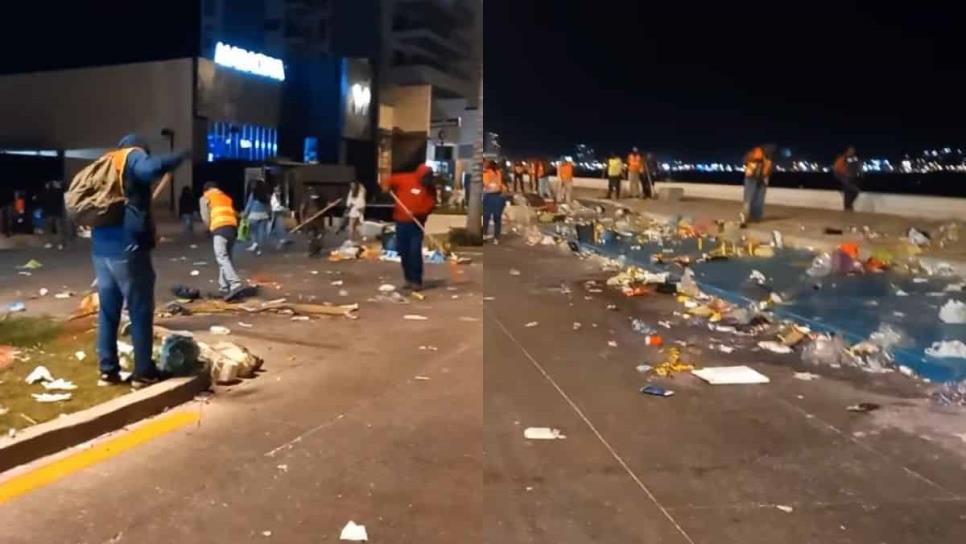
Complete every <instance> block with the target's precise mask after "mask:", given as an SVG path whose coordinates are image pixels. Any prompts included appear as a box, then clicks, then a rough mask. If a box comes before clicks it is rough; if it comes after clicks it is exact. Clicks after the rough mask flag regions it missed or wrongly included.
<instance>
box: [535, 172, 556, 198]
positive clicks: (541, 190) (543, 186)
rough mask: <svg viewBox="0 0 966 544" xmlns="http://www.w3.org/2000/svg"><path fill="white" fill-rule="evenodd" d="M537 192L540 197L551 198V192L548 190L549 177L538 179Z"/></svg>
mask: <svg viewBox="0 0 966 544" xmlns="http://www.w3.org/2000/svg"><path fill="white" fill-rule="evenodd" d="M537 193H538V194H539V195H540V196H541V197H542V198H553V193H552V192H551V191H550V178H549V177H547V176H544V177H542V178H540V180H539V186H538V189H537Z"/></svg>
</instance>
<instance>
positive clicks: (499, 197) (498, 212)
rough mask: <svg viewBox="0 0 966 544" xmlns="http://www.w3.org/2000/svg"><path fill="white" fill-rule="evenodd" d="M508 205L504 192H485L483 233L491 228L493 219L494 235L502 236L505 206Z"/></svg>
mask: <svg viewBox="0 0 966 544" xmlns="http://www.w3.org/2000/svg"><path fill="white" fill-rule="evenodd" d="M504 207H506V199H505V198H503V193H483V235H484V236H485V235H486V233H487V232H488V231H489V230H490V221H491V220H492V221H493V237H494V238H496V239H499V238H500V233H501V232H502V231H503V208H504Z"/></svg>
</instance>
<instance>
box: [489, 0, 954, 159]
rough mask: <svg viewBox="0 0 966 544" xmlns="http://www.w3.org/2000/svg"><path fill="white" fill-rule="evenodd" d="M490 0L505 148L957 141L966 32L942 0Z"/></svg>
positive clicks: (816, 151) (881, 147)
mask: <svg viewBox="0 0 966 544" xmlns="http://www.w3.org/2000/svg"><path fill="white" fill-rule="evenodd" d="M898 4H900V5H902V6H903V7H902V8H900V7H891V6H888V5H887V3H885V2H873V1H869V2H861V1H850V0H841V1H838V2H834V3H832V2H824V1H815V2H758V1H755V0H752V1H745V2H687V1H681V0H678V1H669V2H652V1H640V0H595V1H592V2H591V1H580V2H553V3H550V2H543V1H536V0H490V1H489V2H486V3H485V10H486V14H485V17H486V23H485V25H486V26H485V40H484V47H485V90H484V92H485V101H486V106H485V116H486V128H487V130H489V131H495V132H498V133H499V134H500V136H501V139H502V144H503V147H504V150H505V151H506V152H507V153H508V154H509V155H510V156H514V155H516V156H519V155H521V154H531V153H540V154H560V153H571V152H572V149H573V144H575V143H578V142H582V143H589V144H591V145H593V146H594V147H596V149H597V151H598V153H599V154H603V153H606V152H607V151H608V150H611V149H614V150H617V151H619V152H621V153H623V152H625V151H626V150H627V149H628V148H629V147H630V146H631V145H635V144H636V145H638V146H639V147H641V148H642V149H648V150H654V151H658V152H660V153H662V154H672V155H673V156H675V157H679V158H688V159H699V158H711V159H727V158H735V157H736V156H738V155H740V154H741V153H742V152H743V151H744V150H745V149H746V148H748V147H750V146H751V145H753V144H756V143H760V142H765V141H769V142H775V143H777V144H779V145H780V146H781V147H788V148H791V149H792V150H793V152H795V154H796V156H801V157H804V158H814V159H818V160H821V159H828V158H829V155H831V154H833V153H834V152H835V151H837V150H838V149H839V148H840V147H842V146H845V145H847V144H850V143H854V144H855V145H857V146H859V148H860V151H864V152H865V154H866V156H868V155H870V154H885V153H888V154H895V153H899V152H903V151H913V150H918V149H920V148H921V147H922V146H924V145H951V146H953V147H956V146H957V145H960V144H961V142H963V140H966V138H964V137H963V134H964V130H966V107H964V104H966V102H964V101H966V54H964V53H966V47H964V45H966V36H964V31H963V30H961V29H959V28H957V25H958V22H957V21H959V18H958V17H956V16H954V13H955V12H954V11H951V10H952V8H951V7H949V6H952V5H953V4H952V3H947V5H946V7H943V6H941V5H940V4H939V3H931V2H915V3H914V4H909V3H904V2H903V3H898Z"/></svg>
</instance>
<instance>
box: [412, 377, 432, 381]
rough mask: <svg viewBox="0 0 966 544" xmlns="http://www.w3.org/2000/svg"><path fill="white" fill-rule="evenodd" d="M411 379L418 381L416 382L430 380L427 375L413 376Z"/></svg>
mask: <svg viewBox="0 0 966 544" xmlns="http://www.w3.org/2000/svg"><path fill="white" fill-rule="evenodd" d="M413 379H414V380H416V381H418V382H428V381H429V380H430V377H429V376H415V377H414V378H413Z"/></svg>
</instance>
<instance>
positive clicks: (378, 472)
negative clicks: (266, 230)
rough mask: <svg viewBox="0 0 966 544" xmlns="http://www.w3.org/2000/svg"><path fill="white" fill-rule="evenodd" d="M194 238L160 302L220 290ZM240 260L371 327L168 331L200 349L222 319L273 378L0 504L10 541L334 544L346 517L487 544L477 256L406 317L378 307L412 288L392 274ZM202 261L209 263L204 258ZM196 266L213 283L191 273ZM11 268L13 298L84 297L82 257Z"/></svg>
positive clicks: (168, 257)
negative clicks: (197, 289)
mask: <svg viewBox="0 0 966 544" xmlns="http://www.w3.org/2000/svg"><path fill="white" fill-rule="evenodd" d="M198 244H199V247H198V248H196V249H190V248H189V247H187V246H186V245H185V244H180V243H169V244H162V246H161V248H160V249H159V250H158V251H157V253H156V255H155V263H156V266H157V268H158V276H159V281H158V289H157V292H158V296H159V300H167V298H168V292H169V291H168V290H169V289H170V286H171V285H172V284H174V283H178V282H183V283H189V284H193V285H199V286H201V287H202V288H203V289H204V288H206V287H205V286H206V285H207V288H208V289H213V288H214V287H213V286H211V285H210V284H208V281H209V280H210V279H211V278H213V277H214V276H213V275H214V274H215V273H216V268H215V267H214V266H213V261H212V259H211V256H210V250H209V248H208V244H207V243H205V242H204V241H199V242H198ZM239 253H240V265H241V270H242V273H243V274H244V275H245V276H247V277H249V278H252V277H257V278H259V279H260V280H261V281H263V282H264V283H266V286H264V287H263V292H264V293H265V297H266V298H275V297H289V298H290V299H302V300H306V301H307V300H309V297H312V296H314V297H316V299H315V302H322V301H330V302H333V303H350V302H358V303H360V306H361V309H360V312H359V319H358V320H354V321H353V320H348V319H343V318H333V319H324V320H318V321H312V322H307V323H306V322H293V321H290V320H289V319H288V318H285V317H282V316H273V315H266V316H247V315H246V316H212V317H203V316H192V317H188V318H178V319H176V320H174V321H172V322H169V323H166V326H169V327H171V328H174V329H188V330H193V331H195V332H196V333H197V334H198V335H199V336H200V337H202V338H204V337H205V335H206V334H207V329H208V327H209V326H210V325H212V324H221V325H225V326H227V327H229V328H230V329H232V331H233V332H232V335H231V336H229V337H227V338H225V337H218V338H220V339H228V340H231V341H234V342H238V343H239V344H242V345H244V346H246V347H248V348H250V349H251V350H252V351H253V352H254V353H256V354H258V355H260V356H262V357H264V359H265V366H264V368H265V372H264V373H262V374H260V375H259V376H258V377H257V378H255V379H253V380H249V381H245V382H243V383H242V384H240V385H236V386H232V387H218V388H217V391H216V394H215V396H214V397H213V398H212V399H210V400H209V401H207V402H193V403H189V405H187V406H184V407H182V408H180V409H183V410H199V411H200V413H201V419H200V421H199V423H198V424H197V425H191V426H188V427H182V428H180V429H178V430H175V431H173V432H171V433H168V434H164V435H161V436H158V437H156V438H154V439H153V440H150V441H149V442H147V443H145V444H142V445H140V446H138V447H135V448H134V449H131V450H128V451H126V452H124V453H121V454H119V455H117V456H115V457H112V458H109V459H107V460H105V461H102V462H100V463H98V464H95V465H92V466H89V467H87V468H84V469H81V470H78V471H76V472H74V473H72V474H68V475H67V476H66V477H64V478H63V479H61V480H59V481H56V482H54V483H51V484H48V485H46V486H42V487H40V488H38V489H35V490H33V491H31V492H30V493H28V494H26V495H22V496H20V497H17V498H15V499H13V500H11V501H9V502H7V503H5V504H0V527H3V529H2V530H0V542H2V543H3V544H21V543H24V544H26V543H36V542H50V543H105V542H112V543H115V542H138V543H162V542H163V543H168V542H185V543H194V542H205V543H221V542H224V543H237V542H286V543H289V542H291V543H301V542H305V543H318V542H337V541H338V539H339V532H340V530H341V529H342V527H343V526H344V525H345V524H346V523H347V522H348V521H349V520H353V521H355V522H356V523H358V524H362V525H365V526H366V529H367V531H368V534H369V538H370V541H371V542H397V543H402V542H478V541H480V540H481V539H482V496H481V493H480V486H481V484H480V482H481V473H482V451H483V448H482V425H483V421H482V402H483V399H482V388H481V387H480V384H481V382H482V368H481V366H480V361H481V358H482V335H481V327H482V308H483V307H482V304H481V299H480V297H481V291H482V265H481V263H480V261H479V259H477V262H476V263H474V264H472V265H466V266H461V267H459V268H458V269H457V268H453V267H450V266H448V265H427V277H428V279H429V280H431V283H432V285H433V288H431V289H429V290H427V291H426V297H427V298H426V300H425V301H422V302H419V301H413V303H411V304H406V305H403V304H393V303H385V302H368V301H367V300H368V299H369V298H370V297H374V296H376V295H377V294H378V291H377V287H378V286H379V285H380V284H381V283H383V282H388V283H395V284H400V283H401V278H400V275H401V274H400V270H399V265H398V264H394V263H379V262H366V261H350V262H341V263H329V262H327V261H326V260H319V259H315V260H310V259H307V258H305V257H303V256H301V255H298V254H295V253H293V252H289V253H286V254H281V255H277V254H273V253H272V252H266V253H265V254H264V255H263V256H262V257H259V258H255V257H253V256H252V255H250V254H246V253H244V252H239ZM181 257H185V259H184V260H181ZM28 258H37V259H39V260H41V261H42V262H44V264H45V266H44V268H43V269H41V270H38V271H35V272H34V273H33V275H32V276H31V277H22V276H17V275H16V273H15V271H14V269H13V267H14V265H16V264H20V263H21V262H22V261H25V260H26V259H28ZM205 259H207V261H208V262H209V263H212V264H209V265H207V266H204V267H201V266H194V265H193V264H192V263H193V262H195V261H199V260H205ZM193 269H198V270H200V271H201V272H202V275H201V276H198V277H192V276H190V271H191V270H193ZM0 270H2V273H3V275H4V276H6V277H5V278H4V281H3V284H2V286H0V297H2V300H4V301H6V300H8V299H11V298H13V297H16V296H21V297H23V296H25V294H27V293H32V292H35V289H36V288H39V287H40V286H43V285H46V286H47V287H48V288H49V289H50V290H51V292H52V293H53V292H56V289H59V288H60V286H61V285H67V286H69V287H70V288H71V289H72V290H74V291H76V292H82V291H83V290H84V288H86V287H87V286H88V284H89V283H90V278H91V271H90V264H89V258H88V257H87V254H86V248H85V247H79V248H74V249H73V250H71V251H68V252H64V253H60V252H57V251H53V250H47V251H44V250H31V251H15V252H0ZM312 271H316V272H318V273H317V274H313V273H312ZM338 281H341V282H342V285H332V282H338ZM275 284H277V285H278V288H277V289H276V288H275V287H274V285H275ZM341 290H345V291H347V292H348V293H347V294H346V296H340V295H339V291H341ZM18 293H19V294H18ZM49 298H51V297H50V296H48V297H46V299H49ZM46 299H45V300H28V301H27V304H28V308H30V311H31V312H51V313H55V312H58V311H60V312H64V311H67V310H69V309H70V307H71V306H72V305H75V304H76V303H77V300H78V299H77V298H74V299H71V300H69V301H53V300H46ZM405 314H419V315H424V316H426V317H427V318H428V320H426V321H409V320H404V319H403V316H404V315H405ZM241 320H243V321H247V322H249V323H251V324H252V325H253V327H252V328H250V329H246V328H242V327H240V326H238V325H237V322H238V321H241ZM421 346H433V347H435V348H438V350H437V351H430V350H421V349H420V347H421ZM94 371H95V370H94V369H93V367H92V372H94ZM0 485H2V484H0Z"/></svg>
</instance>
